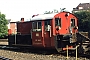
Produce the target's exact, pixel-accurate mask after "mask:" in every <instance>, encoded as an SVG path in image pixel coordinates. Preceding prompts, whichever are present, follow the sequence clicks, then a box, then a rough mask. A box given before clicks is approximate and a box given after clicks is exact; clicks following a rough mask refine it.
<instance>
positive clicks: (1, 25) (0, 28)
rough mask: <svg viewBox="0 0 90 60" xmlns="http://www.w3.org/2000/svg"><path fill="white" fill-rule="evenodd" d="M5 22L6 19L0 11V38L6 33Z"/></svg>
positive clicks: (6, 22)
mask: <svg viewBox="0 0 90 60" xmlns="http://www.w3.org/2000/svg"><path fill="white" fill-rule="evenodd" d="M7 24H8V21H7V20H6V18H5V15H4V14H1V12H0V38H3V37H4V36H6V35H7V34H8V27H7Z"/></svg>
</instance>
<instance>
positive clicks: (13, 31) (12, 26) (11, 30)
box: [8, 22, 17, 34]
mask: <svg viewBox="0 0 90 60" xmlns="http://www.w3.org/2000/svg"><path fill="white" fill-rule="evenodd" d="M8 30H9V34H16V32H17V27H16V23H15V22H14V23H12V22H10V23H9V28H8Z"/></svg>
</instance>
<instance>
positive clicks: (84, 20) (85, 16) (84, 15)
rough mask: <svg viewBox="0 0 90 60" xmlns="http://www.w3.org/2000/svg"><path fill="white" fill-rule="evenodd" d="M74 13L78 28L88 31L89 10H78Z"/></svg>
mask: <svg viewBox="0 0 90 60" xmlns="http://www.w3.org/2000/svg"><path fill="white" fill-rule="evenodd" d="M74 14H75V15H76V16H77V18H78V25H79V30H81V31H90V11H80V12H76V13H74Z"/></svg>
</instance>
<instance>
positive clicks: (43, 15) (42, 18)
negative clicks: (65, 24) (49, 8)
mask: <svg viewBox="0 0 90 60" xmlns="http://www.w3.org/2000/svg"><path fill="white" fill-rule="evenodd" d="M56 14H57V13H53V14H41V15H38V16H35V17H33V18H31V21H34V20H44V19H52V18H53V17H54V16H55V15H56Z"/></svg>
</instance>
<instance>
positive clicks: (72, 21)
mask: <svg viewBox="0 0 90 60" xmlns="http://www.w3.org/2000/svg"><path fill="white" fill-rule="evenodd" d="M74 26H75V19H71V27H74Z"/></svg>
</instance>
